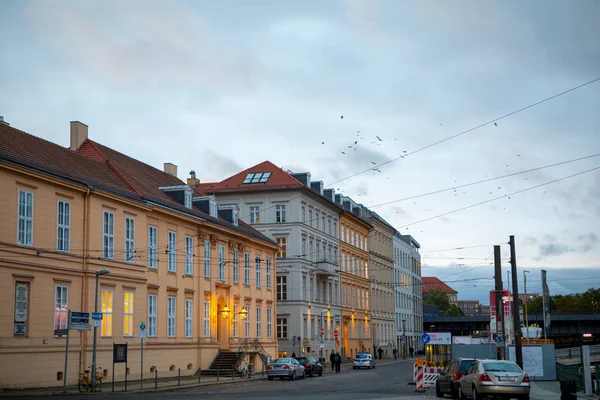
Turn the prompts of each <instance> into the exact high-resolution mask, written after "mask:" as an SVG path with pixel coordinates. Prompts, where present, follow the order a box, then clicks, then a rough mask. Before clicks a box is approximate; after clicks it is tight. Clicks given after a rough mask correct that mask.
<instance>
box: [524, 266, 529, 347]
mask: <svg viewBox="0 0 600 400" xmlns="http://www.w3.org/2000/svg"><path fill="white" fill-rule="evenodd" d="M528 273H529V271H527V270H526V269H525V270H523V291H524V292H525V330H526V332H527V344H529V316H528V313H527V311H528V309H527V300H528V299H527V274H528Z"/></svg>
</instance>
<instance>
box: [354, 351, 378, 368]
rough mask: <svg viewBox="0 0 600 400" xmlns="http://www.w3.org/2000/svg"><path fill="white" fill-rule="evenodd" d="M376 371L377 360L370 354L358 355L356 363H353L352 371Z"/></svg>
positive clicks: (355, 358) (355, 359)
mask: <svg viewBox="0 0 600 400" xmlns="http://www.w3.org/2000/svg"><path fill="white" fill-rule="evenodd" d="M360 368H367V369H371V368H373V369H375V359H374V358H373V356H372V355H371V354H369V353H358V354H357V355H356V357H354V361H352V369H360Z"/></svg>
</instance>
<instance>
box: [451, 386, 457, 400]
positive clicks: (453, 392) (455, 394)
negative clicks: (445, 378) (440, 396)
mask: <svg viewBox="0 0 600 400" xmlns="http://www.w3.org/2000/svg"><path fill="white" fill-rule="evenodd" d="M450 397H452V398H453V399H458V390H457V389H456V387H454V386H453V385H450Z"/></svg>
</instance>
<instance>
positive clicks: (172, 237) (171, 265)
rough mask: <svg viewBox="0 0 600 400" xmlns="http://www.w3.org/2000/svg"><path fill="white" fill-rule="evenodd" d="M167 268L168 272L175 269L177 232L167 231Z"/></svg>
mask: <svg viewBox="0 0 600 400" xmlns="http://www.w3.org/2000/svg"><path fill="white" fill-rule="evenodd" d="M168 252H169V257H168V268H167V270H168V271H169V272H175V271H176V270H177V233H175V232H172V231H169V246H168Z"/></svg>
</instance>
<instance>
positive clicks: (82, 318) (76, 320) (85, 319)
mask: <svg viewBox="0 0 600 400" xmlns="http://www.w3.org/2000/svg"><path fill="white" fill-rule="evenodd" d="M71 323H72V324H88V325H89V323H90V313H89V312H75V311H72V312H71Z"/></svg>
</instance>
